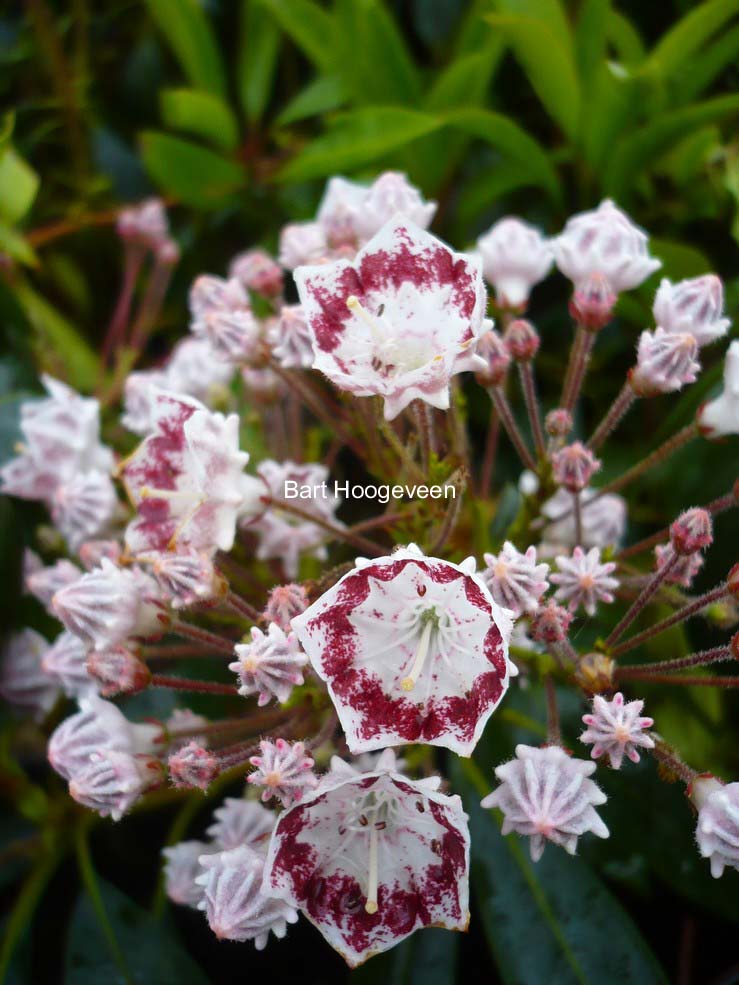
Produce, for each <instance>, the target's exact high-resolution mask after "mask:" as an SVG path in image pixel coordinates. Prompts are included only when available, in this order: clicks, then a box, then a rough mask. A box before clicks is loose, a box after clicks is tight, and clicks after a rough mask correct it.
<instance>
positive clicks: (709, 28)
mask: <svg viewBox="0 0 739 985" xmlns="http://www.w3.org/2000/svg"><path fill="white" fill-rule="evenodd" d="M737 14H739V0H708V2H707V3H701V4H698V5H697V6H695V7H694V9H692V10H689V11H688V13H687V14H685V16H684V17H682V18H681V19H680V20H679V21H678V22H677V23H676V24H675V25H673V26H672V27H671V28H670V29H669V30H668V31H666V32H665V33H664V34H663V35H662V37H661V38H660V40H659V41H658V43H657V44H656V45H655V46H654V48H653V49H652V51H651V52H650V55H649V58H648V59H647V63H646V66H645V67H646V68H647V70H648V71H650V72H654V73H655V74H656V75H659V76H661V77H662V78H670V77H671V76H673V75H678V76H679V75H682V74H683V73H684V72H685V69H686V66H687V65H688V64H690V62H691V59H692V58H693V57H694V56H695V54H696V53H697V52H698V50H699V49H700V48H701V47H702V45H703V44H705V42H706V41H708V40H709V38H711V37H712V36H713V35H714V34H715V33H716V32H717V31H719V30H721V29H722V28H723V27H724V26H725V25H726V24H727V23H728V22H729V21H730V20H731V19H732V18H734V17H736V16H737Z"/></svg>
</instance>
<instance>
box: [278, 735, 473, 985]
mask: <svg viewBox="0 0 739 985" xmlns="http://www.w3.org/2000/svg"><path fill="white" fill-rule="evenodd" d="M331 765H332V769H331V771H330V772H329V773H328V774H327V776H326V777H325V778H324V779H323V780H322V782H321V784H320V785H319V786H318V787H317V788H316V789H315V790H314V791H312V792H311V793H309V794H308V795H307V796H306V797H305V798H304V799H303V801H301V803H299V804H297V805H296V806H295V807H292V808H291V809H290V810H288V811H285V812H284V813H283V814H282V815H281V816H280V818H279V820H278V822H277V826H276V828H275V832H274V834H273V836H272V840H271V842H270V848H269V854H268V856H267V863H266V866H265V875H264V888H265V891H268V892H269V893H270V894H273V895H275V896H277V897H278V898H279V899H281V900H283V901H284V902H285V903H287V904H289V905H291V906H294V907H296V908H299V909H300V910H301V911H302V912H303V913H304V914H305V916H306V917H307V918H308V919H309V920H310V921H311V923H313V924H315V926H316V927H317V928H318V929H319V930H320V932H321V933H322V934H323V936H324V937H325V938H326V940H327V941H328V942H329V944H331V946H332V947H334V948H335V949H336V950H337V951H339V953H340V954H342V955H343V956H344V958H345V959H346V961H347V963H348V964H349V965H350V966H351V967H355V966H356V965H358V964H360V963H361V962H363V961H365V960H366V959H367V958H369V957H371V956H372V955H373V954H378V953H380V952H381V951H385V950H387V949H388V948H390V947H392V946H393V945H395V944H397V943H398V942H399V941H401V940H403V939H404V938H405V937H407V936H408V935H409V934H412V933H413V932H414V931H415V930H418V929H420V928H421V927H426V926H431V925H434V926H442V927H446V928H447V929H449V930H465V929H466V927H467V921H468V893H469V888H468V881H469V830H468V827H467V815H466V814H465V813H464V811H463V810H462V803H461V801H460V799H459V797H457V796H446V795H445V794H442V793H440V792H439V783H440V779H439V777H428V778H427V779H424V780H410V779H408V778H407V777H406V776H404V775H403V774H402V773H400V772H398V770H397V766H396V763H395V757H394V756H393V755H392V752H390V753H389V755H384V756H383V757H381V759H380V760H379V762H378V763H377V764H376V766H375V768H374V769H371V770H370V771H368V772H364V773H360V772H358V771H357V770H355V769H353V768H352V767H351V766H349V765H348V764H346V763H343V762H342V761H341V760H339V759H337V758H336V757H334V759H333V760H332V763H331Z"/></svg>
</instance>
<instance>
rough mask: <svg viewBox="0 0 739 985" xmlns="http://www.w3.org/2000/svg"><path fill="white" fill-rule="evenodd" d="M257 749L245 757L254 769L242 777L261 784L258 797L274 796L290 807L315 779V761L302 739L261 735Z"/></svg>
mask: <svg viewBox="0 0 739 985" xmlns="http://www.w3.org/2000/svg"><path fill="white" fill-rule="evenodd" d="M259 751H260V755H259V756H252V757H251V758H250V760H249V762H250V763H251V764H252V766H255V767H256V769H255V770H254V771H253V772H251V773H250V774H249V775H248V776H247V778H246V779H247V781H248V782H249V783H253V784H255V785H256V786H258V787H264V790H263V791H262V800H263V801H265V803H266V802H267V801H268V800H271V799H272V798H273V797H276V798H277V799H278V800H279V801H280V802H281V803H282V805H283V807H290V806H291V805H292V804H294V803H296V802H297V801H299V800H300V799H301V798H302V797H303V795H304V794H305V793H306V792H307V791H308V790H312V789H313V787H315V786H316V784H317V783H318V779H317V778H316V775H315V773H314V772H313V767H314V766H315V762H314V760H313V759H312V758H311V756H309V755H308V753H307V752H306V748H305V743H304V742H286V741H285V740H284V739H276V740H275V741H274V742H271V741H269V740H268V739H263V740H262V741H261V742H260V743H259Z"/></svg>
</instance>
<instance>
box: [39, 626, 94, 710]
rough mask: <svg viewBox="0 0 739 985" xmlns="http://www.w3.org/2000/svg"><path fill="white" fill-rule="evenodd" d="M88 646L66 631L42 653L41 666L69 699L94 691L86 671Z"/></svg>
mask: <svg viewBox="0 0 739 985" xmlns="http://www.w3.org/2000/svg"><path fill="white" fill-rule="evenodd" d="M88 653H89V648H88V646H87V645H86V644H85V643H83V641H82V640H81V639H80V638H79V636H76V635H75V634H74V633H70V632H68V631H67V630H64V632H62V633H60V634H59V635H58V636H57V638H56V639H55V640H54V642H53V643H52V645H51V646H50V647H49V648H48V650H47V651H46V652H45V653H44V655H43V657H42V659H41V666H42V668H43V671H44V673H45V674H48V675H49V677H50V678H51V679H52V680H53V681H56V682H57V684H58V685H59V686H60V687H61V689H62V690H63V691H64V693H65V694H67V695H69V697H78V696H79V695H83V694H87V693H88V692H89V691H94V690H95V689H96V682H95V681H94V680H93V679H92V677H90V674H89V673H88V670H87V657H88Z"/></svg>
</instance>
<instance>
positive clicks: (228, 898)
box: [195, 845, 298, 951]
mask: <svg viewBox="0 0 739 985" xmlns="http://www.w3.org/2000/svg"><path fill="white" fill-rule="evenodd" d="M199 864H200V867H201V869H202V870H203V871H202V874H201V875H199V876H197V877H196V879H195V882H196V883H197V884H198V885H199V886H201V887H202V890H203V898H202V900H201V901H200V903H199V904H198V909H200V910H203V911H204V912H205V915H206V917H207V919H208V924H209V926H210V929H211V930H212V931H213V933H214V934H215V935H216V937H218V938H219V940H230V941H250V940H253V941H254V946H255V947H256V949H257V950H258V951H261V950H263V949H264V948H265V947H266V946H267V940H268V938H269V935H270V933H273V934H274V935H275V937H284V936H285V934H286V933H287V925H288V924H289V923H295V922H296V921H297V919H298V914H297V913H296V911H295V909H294V908H293V907H292V906H290V905H289V904H287V903H285V902H283V901H282V900H279V899H275V898H274V897H273V896H271V895H267V894H266V893H265V892H264V891H263V890H262V880H263V877H264V859H263V858H262V856H261V855H259V854H257V853H256V852H254V851H252V850H251V849H250V848H247V847H246V846H245V845H240V846H239V847H237V848H232V849H231V850H230V851H225V852H216V853H206V854H204V855H201V857H200V860H199Z"/></svg>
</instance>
